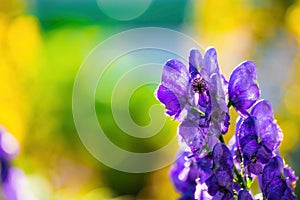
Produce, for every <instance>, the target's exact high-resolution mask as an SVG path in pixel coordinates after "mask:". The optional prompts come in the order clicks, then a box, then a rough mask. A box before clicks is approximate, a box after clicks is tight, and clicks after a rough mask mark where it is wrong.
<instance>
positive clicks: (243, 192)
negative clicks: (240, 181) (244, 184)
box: [238, 189, 253, 200]
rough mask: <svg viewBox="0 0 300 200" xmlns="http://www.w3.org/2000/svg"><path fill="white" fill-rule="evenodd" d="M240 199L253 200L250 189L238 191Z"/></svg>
mask: <svg viewBox="0 0 300 200" xmlns="http://www.w3.org/2000/svg"><path fill="white" fill-rule="evenodd" d="M238 200H253V198H252V196H251V194H250V193H249V191H248V190H246V189H243V190H240V191H239V193H238Z"/></svg>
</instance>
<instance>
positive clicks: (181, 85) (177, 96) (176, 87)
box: [156, 59, 189, 117]
mask: <svg viewBox="0 0 300 200" xmlns="http://www.w3.org/2000/svg"><path fill="white" fill-rule="evenodd" d="M188 88H189V73H188V71H187V69H186V66H185V65H184V64H183V63H182V62H180V61H178V60H175V59H174V60H169V61H168V62H167V63H166V64H165V66H164V69H163V74H162V80H161V85H160V86H159V88H158V90H157V92H156V96H157V98H158V99H159V100H160V101H161V102H162V103H163V104H165V106H166V109H167V114H168V115H170V116H173V115H175V117H176V116H177V115H179V113H180V112H181V110H182V108H183V107H184V106H185V104H186V102H187V100H188V98H189V95H188Z"/></svg>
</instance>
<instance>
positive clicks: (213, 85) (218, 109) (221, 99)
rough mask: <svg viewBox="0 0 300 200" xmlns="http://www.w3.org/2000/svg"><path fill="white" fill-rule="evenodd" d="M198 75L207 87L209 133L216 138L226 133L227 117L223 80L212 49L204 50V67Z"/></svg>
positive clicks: (215, 54)
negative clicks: (209, 109) (209, 104)
mask: <svg viewBox="0 0 300 200" xmlns="http://www.w3.org/2000/svg"><path fill="white" fill-rule="evenodd" d="M200 74H201V76H202V77H203V79H204V80H205V82H206V84H207V86H208V90H209V95H210V100H211V114H210V118H211V125H210V128H209V133H210V134H211V135H214V136H218V135H220V134H221V133H226V132H227V130H228V126H229V115H228V108H227V105H226V100H225V92H224V89H223V88H224V80H223V78H222V76H221V73H220V69H219V65H218V60H217V52H216V50H215V49H214V48H209V49H208V50H206V52H205V55H204V65H203V67H202V68H201V71H200Z"/></svg>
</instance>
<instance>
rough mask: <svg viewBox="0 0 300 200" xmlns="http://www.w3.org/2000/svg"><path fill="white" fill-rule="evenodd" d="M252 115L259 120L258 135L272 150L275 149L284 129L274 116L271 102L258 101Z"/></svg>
mask: <svg viewBox="0 0 300 200" xmlns="http://www.w3.org/2000/svg"><path fill="white" fill-rule="evenodd" d="M251 115H253V116H254V117H256V118H257V121H258V126H259V128H258V136H259V138H260V139H261V141H262V143H263V144H264V145H265V146H266V147H267V148H268V149H269V150H271V151H273V150H275V149H276V148H277V147H278V146H279V145H280V143H281V141H282V139H283V135H282V131H281V129H280V128H279V126H278V125H277V123H276V121H275V120H274V118H273V116H274V115H273V110H272V106H271V103H270V102H269V101H267V100H261V101H259V102H257V103H256V104H255V105H254V106H253V108H252V111H251Z"/></svg>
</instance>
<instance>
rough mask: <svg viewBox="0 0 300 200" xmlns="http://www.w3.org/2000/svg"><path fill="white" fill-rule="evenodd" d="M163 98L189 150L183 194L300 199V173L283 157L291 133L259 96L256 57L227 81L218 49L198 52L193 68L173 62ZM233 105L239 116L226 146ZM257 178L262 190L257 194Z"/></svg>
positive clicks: (180, 167)
mask: <svg viewBox="0 0 300 200" xmlns="http://www.w3.org/2000/svg"><path fill="white" fill-rule="evenodd" d="M156 97H157V99H158V100H160V101H161V102H162V103H163V104H164V105H165V107H166V114H167V115H169V116H172V117H174V119H175V120H177V121H179V122H180V124H179V127H178V135H179V138H180V144H181V149H180V150H179V153H178V158H177V160H176V162H175V163H174V165H173V166H172V168H171V170H170V176H171V179H172V182H173V183H174V186H175V188H176V190H177V191H178V192H179V193H180V194H181V195H182V196H181V198H180V199H182V200H189V199H191V200H194V199H197V200H202V199H220V200H221V199H223V200H227V199H241V200H242V199H243V200H244V199H245V200H248V199H249V200H250V199H254V198H255V199H257V198H260V197H261V198H264V199H270V200H276V199H296V196H295V194H294V192H293V189H294V188H295V186H296V181H297V179H298V178H297V177H296V176H295V174H294V172H293V170H292V169H291V168H290V167H288V166H287V165H284V161H283V159H282V157H280V154H279V149H278V147H279V145H280V143H281V141H282V139H283V134H282V131H281V129H280V128H279V126H278V124H277V123H276V120H275V119H274V113H273V110H272V106H271V103H270V102H269V101H267V100H263V99H261V100H260V99H259V98H260V89H259V86H258V82H257V73H256V66H255V64H254V63H253V62H251V61H245V62H243V63H241V64H240V65H238V66H237V67H236V68H235V69H234V70H233V72H232V74H231V76H230V78H229V81H227V80H226V78H225V76H224V75H223V74H222V73H221V71H220V68H219V66H218V61H217V53H216V50H215V49H214V48H209V49H207V50H206V52H205V54H204V56H202V55H201V53H200V52H199V51H198V50H191V52H190V56H189V69H187V67H186V66H185V65H184V64H183V63H182V62H180V61H179V60H175V59H172V60H169V61H167V63H166V64H165V66H164V69H163V74H162V79H161V84H160V85H159V86H158V89H157V91H156ZM230 108H234V109H235V111H236V112H237V113H238V114H239V117H238V119H237V122H236V131H235V134H234V136H233V138H232V139H231V140H230V142H229V144H228V145H225V142H224V140H223V134H226V133H227V131H228V127H229V125H230V123H229V121H230V116H229V109H230ZM255 180H257V181H258V182H259V186H260V189H261V193H260V194H256V195H255V197H254V195H253V194H252V191H251V184H252V183H253V182H254V181H255Z"/></svg>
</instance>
